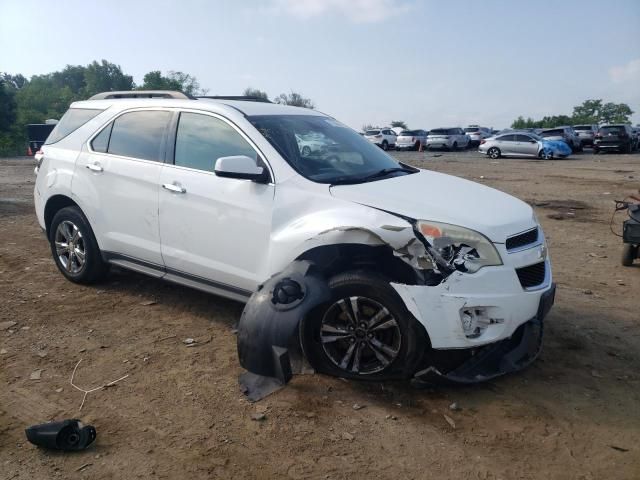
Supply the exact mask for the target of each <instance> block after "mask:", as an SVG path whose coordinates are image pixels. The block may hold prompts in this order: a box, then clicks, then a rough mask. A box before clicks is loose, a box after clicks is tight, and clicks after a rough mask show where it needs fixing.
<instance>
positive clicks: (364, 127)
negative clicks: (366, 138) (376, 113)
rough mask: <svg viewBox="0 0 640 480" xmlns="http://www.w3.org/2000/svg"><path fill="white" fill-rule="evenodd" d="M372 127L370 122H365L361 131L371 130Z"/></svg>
mask: <svg viewBox="0 0 640 480" xmlns="http://www.w3.org/2000/svg"><path fill="white" fill-rule="evenodd" d="M374 128H376V127H374V126H373V125H371V124H370V123H365V124H364V125H362V131H363V132H366V131H367V130H373V129H374Z"/></svg>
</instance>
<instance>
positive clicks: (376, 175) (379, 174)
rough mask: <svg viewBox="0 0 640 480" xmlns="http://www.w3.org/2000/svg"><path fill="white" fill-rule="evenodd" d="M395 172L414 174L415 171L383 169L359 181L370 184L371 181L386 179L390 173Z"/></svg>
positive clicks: (404, 168) (397, 168)
mask: <svg viewBox="0 0 640 480" xmlns="http://www.w3.org/2000/svg"><path fill="white" fill-rule="evenodd" d="M395 172H406V173H413V170H410V169H408V168H406V167H393V168H383V169H382V170H378V171H377V172H374V173H372V174H371V175H367V176H366V177H360V178H359V180H360V181H362V182H368V181H370V180H375V179H376V178H382V177H386V176H387V175H389V174H390V173H395Z"/></svg>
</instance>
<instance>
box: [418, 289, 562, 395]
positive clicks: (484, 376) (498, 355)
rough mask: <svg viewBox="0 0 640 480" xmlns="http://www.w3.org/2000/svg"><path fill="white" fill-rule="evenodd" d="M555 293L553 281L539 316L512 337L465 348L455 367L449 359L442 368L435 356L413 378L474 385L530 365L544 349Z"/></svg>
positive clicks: (422, 380)
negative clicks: (429, 363) (466, 349)
mask: <svg viewBox="0 0 640 480" xmlns="http://www.w3.org/2000/svg"><path fill="white" fill-rule="evenodd" d="M555 293H556V287H555V284H552V285H551V288H550V289H549V290H547V291H546V292H545V293H544V294H543V295H542V296H541V297H540V302H539V306H538V311H537V313H536V316H535V317H534V318H532V319H531V320H529V321H528V322H526V323H524V324H522V325H521V326H520V327H518V328H517V329H516V331H515V332H514V333H513V335H511V336H510V337H509V338H506V339H504V340H501V341H499V342H496V343H492V344H490V345H486V346H484V347H480V348H477V349H473V350H471V351H465V352H464V354H466V355H465V357H463V360H462V361H461V363H459V364H458V365H456V366H454V367H453V368H447V364H448V365H451V362H450V361H448V362H443V365H444V368H443V367H442V366H441V365H440V364H439V362H438V359H437V357H436V358H435V359H434V360H435V361H433V365H430V366H429V367H428V368H426V369H424V370H421V371H418V372H417V373H416V374H415V376H414V378H415V379H416V380H417V381H419V382H426V383H443V382H444V383H453V384H471V383H478V382H482V381H486V380H490V379H492V378H495V377H498V376H501V375H505V374H507V373H512V372H517V371H519V370H522V369H524V368H526V367H528V366H529V365H531V364H532V363H533V362H534V361H535V360H536V359H537V358H538V356H539V355H540V352H541V351H542V344H543V333H544V318H545V317H546V316H547V314H548V313H549V310H550V309H551V307H552V305H553V303H554V301H555ZM438 353H440V358H444V357H443V355H442V354H445V355H446V353H447V352H438ZM455 353H457V352H453V354H454V355H455ZM445 368H446V370H445Z"/></svg>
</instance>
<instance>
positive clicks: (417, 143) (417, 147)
mask: <svg viewBox="0 0 640 480" xmlns="http://www.w3.org/2000/svg"><path fill="white" fill-rule="evenodd" d="M413 148H414V150H415V151H416V152H417V151H418V150H420V142H416V143H415V144H414V145H413Z"/></svg>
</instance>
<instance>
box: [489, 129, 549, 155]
mask: <svg viewBox="0 0 640 480" xmlns="http://www.w3.org/2000/svg"><path fill="white" fill-rule="evenodd" d="M541 148H542V138H540V137H539V136H538V135H536V134H535V133H516V132H510V133H505V134H502V135H496V136H495V137H491V138H487V139H486V140H483V141H481V143H480V146H479V147H478V151H479V152H480V153H484V154H485V155H488V156H489V157H491V158H500V157H539V156H540V151H541Z"/></svg>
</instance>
